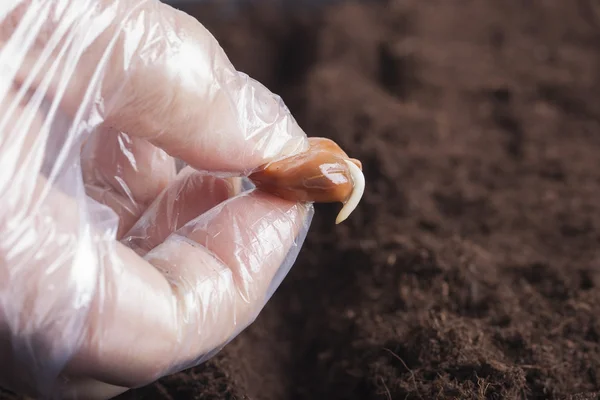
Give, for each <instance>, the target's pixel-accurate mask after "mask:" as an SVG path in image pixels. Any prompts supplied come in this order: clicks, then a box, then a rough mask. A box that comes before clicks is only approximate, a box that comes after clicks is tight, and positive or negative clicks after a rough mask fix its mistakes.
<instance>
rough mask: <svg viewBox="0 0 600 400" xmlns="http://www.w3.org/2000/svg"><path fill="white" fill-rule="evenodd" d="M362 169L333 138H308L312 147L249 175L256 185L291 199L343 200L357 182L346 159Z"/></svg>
mask: <svg viewBox="0 0 600 400" xmlns="http://www.w3.org/2000/svg"><path fill="white" fill-rule="evenodd" d="M345 160H347V161H351V162H352V163H354V164H355V165H356V166H357V167H358V168H360V169H361V170H362V164H361V162H360V161H358V160H356V159H353V158H350V157H348V155H347V154H346V153H345V152H344V151H343V150H342V149H341V148H340V147H339V146H338V145H337V144H336V143H335V142H333V141H332V140H330V139H326V138H315V137H313V138H309V149H308V150H307V151H306V152H303V153H300V154H297V155H295V156H292V157H289V158H286V159H283V160H280V161H276V162H274V163H271V164H267V165H265V166H263V167H262V168H260V169H259V170H258V171H256V172H254V173H253V174H251V175H250V180H252V182H254V184H255V185H256V187H257V188H258V189H260V190H263V191H265V192H268V193H271V194H274V195H276V196H279V197H281V198H284V199H286V200H291V201H304V202H315V203H336V202H340V203H344V202H345V201H346V200H347V199H348V198H349V197H350V194H351V193H352V190H353V188H354V183H353V180H352V176H351V173H350V170H349V168H348V165H347V164H346V161H345Z"/></svg>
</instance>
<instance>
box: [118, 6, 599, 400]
mask: <svg viewBox="0 0 600 400" xmlns="http://www.w3.org/2000/svg"><path fill="white" fill-rule="evenodd" d="M189 11H192V10H189ZM193 12H194V14H195V15H196V16H197V17H198V18H199V19H200V20H201V21H203V22H205V23H206V25H207V26H208V27H209V28H210V29H212V31H213V32H214V34H215V36H217V38H218V39H219V40H220V41H221V43H222V45H223V47H224V48H225V49H226V50H227V51H228V52H229V54H230V57H231V59H232V61H233V62H234V64H235V65H236V66H237V67H238V68H239V69H241V70H243V71H245V72H247V73H249V74H250V75H251V76H253V77H255V78H257V79H259V80H260V81H262V82H263V83H265V84H266V85H267V86H268V87H269V88H271V89H272V90H274V91H275V92H277V93H280V94H281V95H282V96H283V98H284V100H285V101H286V103H287V104H288V105H289V107H290V108H291V109H292V112H294V113H295V115H296V116H297V119H298V121H299V122H300V124H301V125H302V126H303V127H304V128H305V130H306V132H307V133H308V134H309V135H311V136H326V137H330V138H332V139H334V140H335V141H337V142H338V143H339V144H340V145H341V146H342V148H344V149H345V150H347V151H348V153H349V154H350V155H351V156H352V157H356V158H358V159H360V160H362V162H363V165H364V168H365V171H366V177H367V182H368V189H367V192H366V195H365V198H364V202H363V204H362V206H361V207H360V209H359V210H357V212H356V213H355V214H353V215H352V217H351V218H350V219H349V220H348V221H347V222H346V223H344V224H343V225H341V226H335V225H334V223H333V220H334V217H335V214H336V213H337V211H338V206H337V205H332V206H319V207H318V212H317V215H316V217H315V221H314V225H313V227H312V229H311V232H310V234H309V236H308V239H307V242H306V245H305V247H304V250H303V251H302V253H301V256H300V257H299V259H298V262H297V263H296V265H295V267H294V268H293V270H292V272H291V273H290V275H289V276H288V278H287V279H286V280H285V281H284V283H283V284H282V286H281V288H280V289H279V290H278V292H277V293H276V295H275V296H274V297H273V299H272V301H271V302H270V303H269V304H268V305H267V307H266V308H265V310H264V312H263V313H262V314H261V316H260V317H259V318H258V320H257V321H256V322H255V323H254V324H253V325H252V326H251V327H250V328H249V329H248V330H247V331H246V332H244V333H243V334H242V335H240V336H239V337H238V338H237V339H236V340H234V341H233V342H232V343H231V344H230V345H229V346H228V347H226V348H225V349H224V350H223V351H222V352H221V353H220V354H219V355H217V356H216V357H215V358H214V359H212V360H211V361H210V362H208V363H207V364H205V365H202V366H200V367H197V368H195V369H192V370H190V371H187V372H184V373H181V374H178V375H175V376H172V377H168V378H165V379H163V380H161V381H160V382H158V383H156V384H154V385H152V386H150V387H147V388H143V389H139V390H136V391H132V392H130V393H128V394H126V395H124V396H122V397H121V398H122V399H140V400H141V399H252V400H287V399H290V400H292V399H293V400H300V399H302V400H304V399H329V400H334V399H344V400H355V399H356V400H358V399H361V400H371V399H372V400H375V399H381V400H386V399H405V398H408V399H504V398H506V399H520V398H523V399H596V398H600V319H598V318H599V317H600V291H599V289H600V251H599V249H600V3H597V2H596V1H595V0H587V1H576V0H570V1H565V0H554V1H517V0H507V1H484V0H481V1H475V0H461V1H448V0H429V1H424V0H398V1H389V2H387V3H378V4H374V3H373V4H371V5H356V4H346V5H337V6H334V7H332V8H330V9H325V10H321V11H315V12H313V11H309V10H306V9H305V11H304V12H303V13H300V12H299V11H298V10H294V11H293V12H290V13H285V12H283V11H281V10H277V9H276V8H262V7H261V8H257V7H256V8H249V9H248V10H245V11H244V13H243V17H236V18H235V20H234V21H233V22H229V23H227V24H223V23H220V24H218V23H214V21H213V20H212V18H211V15H212V14H211V13H209V12H208V11H207V10H205V9H199V8H197V9H196V10H193Z"/></svg>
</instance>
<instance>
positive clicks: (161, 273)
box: [0, 0, 313, 399]
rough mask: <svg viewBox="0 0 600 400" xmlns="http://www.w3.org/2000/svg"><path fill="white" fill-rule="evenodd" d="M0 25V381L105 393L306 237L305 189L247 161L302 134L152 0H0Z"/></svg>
mask: <svg viewBox="0 0 600 400" xmlns="http://www.w3.org/2000/svg"><path fill="white" fill-rule="evenodd" d="M0 42H1V43H0V71H1V72H0V164H1V166H0V276H1V278H0V360H1V362H0V385H2V386H5V387H7V388H9V389H12V390H14V391H19V392H24V393H29V394H31V395H34V396H45V397H48V396H51V395H52V396H54V397H60V398H69V397H70V398H75V397H79V398H86V399H94V398H108V397H111V396H115V395H117V394H119V393H121V392H123V391H125V390H126V389H127V388H132V387H137V386H141V385H144V384H147V383H150V382H152V381H154V380H156V379H159V378H160V377H162V376H164V375H167V374H170V373H173V372H177V371H179V370H182V369H185V368H188V367H191V366H194V365H197V364H199V363H201V362H203V361H205V360H206V359H207V358H209V357H211V356H212V355H213V354H214V353H215V352H216V351H218V350H219V349H220V348H222V346H223V345H225V344H226V343H227V342H228V341H229V340H231V339H232V338H233V337H235V336H236V335H237V334H238V333H239V332H240V331H242V330H243V329H244V328H245V327H247V326H248V325H249V324H250V323H251V322H252V321H253V320H254V319H255V317H256V316H257V314H258V313H259V312H260V310H261V309H262V307H263V306H264V304H265V302H266V301H267V300H268V299H269V297H270V296H271V294H272V293H273V291H274V290H275V289H276V288H277V286H278V285H279V284H280V282H281V280H282V279H283V277H284V276H285V275H286V274H287V272H288V270H289V268H290V266H291V265H292V264H293V262H294V261H295V258H296V256H297V253H298V251H299V248H300V246H301V245H302V243H303V240H304V236H305V234H306V231H307V229H308V226H309V224H310V221H311V217H312V213H313V208H312V205H311V204H310V203H299V202H298V203H297V202H291V201H287V200H282V199H281V198H278V197H273V196H271V195H268V194H266V193H263V192H260V191H256V190H245V189H244V185H243V181H242V180H241V177H244V176H248V175H249V174H250V173H251V172H252V171H254V170H255V169H256V168H258V167H259V166H261V165H262V164H264V163H265V162H268V161H272V160H277V159H281V158H284V157H287V156H290V155H293V154H298V153H299V152H302V151H303V150H305V149H306V148H307V138H306V135H305V133H304V132H303V131H302V130H301V128H300V127H299V126H298V125H297V124H296V122H295V121H294V119H293V117H292V116H291V115H290V113H289V111H288V110H287V109H286V107H285V106H284V105H283V104H282V102H281V101H280V99H279V98H278V97H277V96H275V95H273V94H272V93H270V92H269V91H268V90H267V89H266V88H265V87H263V86H261V85H260V84H259V83H257V82H256V81H254V80H252V79H250V78H249V77H247V76H246V75H244V74H242V73H240V72H237V71H236V70H235V69H234V67H233V66H232V65H231V63H230V62H229V60H228V59H227V57H226V55H225V54H224V52H223V50H222V49H221V48H220V47H219V45H218V43H217V42H216V41H215V39H214V38H213V37H212V36H211V35H210V34H209V32H207V31H206V30H205V28H203V27H202V26H201V25H200V24H199V23H198V22H197V21H196V20H195V19H193V18H192V17H190V16H188V15H186V14H184V13H181V12H179V11H177V10H175V9H173V8H171V7H169V6H167V5H164V4H162V3H160V2H158V1H157V0H5V1H3V2H2V4H1V5H0ZM176 160H181V161H183V162H184V163H185V164H186V166H184V167H183V168H177V167H176Z"/></svg>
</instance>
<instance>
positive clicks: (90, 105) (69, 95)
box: [6, 0, 307, 174]
mask: <svg viewBox="0 0 600 400" xmlns="http://www.w3.org/2000/svg"><path fill="white" fill-rule="evenodd" d="M57 4H60V5H61V7H59V6H58V5H57ZM65 4H66V5H65ZM14 12H15V13H17V14H19V13H20V14H19V16H20V18H13V19H12V20H16V21H17V22H13V24H15V25H16V27H15V29H14V30H13V31H14V32H15V33H13V35H12V36H11V37H10V39H8V44H10V42H16V43H30V44H29V46H27V45H26V46H25V50H26V51H25V52H24V51H23V50H24V49H23V48H22V47H23V46H21V48H19V49H18V50H17V51H18V52H19V55H20V56H21V55H23V54H25V59H24V62H23V63H22V64H21V65H20V66H19V68H18V70H17V71H16V76H15V79H16V80H17V82H18V83H19V84H22V85H29V84H32V85H36V86H40V85H43V84H45V82H48V87H47V91H48V92H50V93H52V94H53V96H58V97H60V98H61V103H62V105H63V106H64V107H65V108H66V109H67V110H69V112H70V113H71V114H73V115H76V114H78V113H80V114H81V112H82V110H87V113H89V114H90V115H92V116H96V120H97V121H98V123H103V124H106V125H110V126H111V127H113V128H115V129H117V130H119V131H122V132H125V133H127V134H130V135H133V136H138V137H141V138H145V139H147V140H149V141H150V142H152V143H153V144H155V145H157V146H158V147H161V148H162V149H164V150H165V151H166V152H167V153H169V154H170V155H172V156H174V157H177V158H180V159H182V160H184V161H185V162H187V163H188V164H190V165H191V166H192V167H194V168H196V169H200V170H207V171H219V172H226V173H235V174H240V173H244V174H247V173H249V172H250V171H252V170H253V169H255V168H256V167H258V166H260V165H261V164H264V163H266V162H269V161H272V160H273V159H276V158H280V157H283V156H286V155H291V154H295V153H297V152H300V151H302V150H304V149H306V148H307V142H306V135H305V134H304V132H303V131H302V129H301V128H300V127H299V126H298V125H297V123H296V122H295V120H294V119H293V117H292V116H291V114H290V112H289V111H288V110H287V108H286V107H285V106H284V104H283V103H282V101H281V99H280V98H279V97H278V96H276V95H274V94H273V93H271V92H270V91H269V90H268V89H267V88H265V87H264V86H262V85H261V84H260V83H258V82H256V81H255V80H253V79H251V78H249V77H248V76H246V75H245V74H243V73H240V72H238V71H236V70H235V68H234V67H233V65H232V64H231V63H230V61H229V60H228V58H227V57H226V55H225V53H224V51H223V49H222V48H221V47H220V46H219V44H218V43H217V41H216V39H215V38H214V37H213V36H212V35H211V34H210V33H209V32H208V31H207V30H206V29H205V28H204V27H203V26H202V25H201V24H200V23H199V22H198V21H197V20H195V19H194V18H192V17H190V16H189V15H187V14H185V13H183V12H180V11H178V10H176V9H174V8H172V7H170V6H168V5H165V4H163V3H161V2H159V1H117V0H102V1H100V2H98V1H91V0H88V1H86V0H72V1H67V2H41V3H39V4H37V3H36V6H31V7H28V8H23V9H17V10H16V11H14ZM40 21H45V22H44V23H40ZM36 31H37V33H38V35H37V40H36V41H34V42H31V41H29V42H28V41H26V40H24V39H25V36H27V37H32V36H36ZM19 32H21V34H19ZM6 47H7V48H10V46H6ZM65 50H67V51H65ZM6 53H9V52H6ZM31 78H33V79H32V81H31V82H29V81H28V80H29V79H31ZM49 78H50V79H49ZM96 92H99V93H100V97H98V96H96Z"/></svg>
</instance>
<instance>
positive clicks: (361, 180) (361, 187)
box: [335, 160, 365, 224]
mask: <svg viewBox="0 0 600 400" xmlns="http://www.w3.org/2000/svg"><path fill="white" fill-rule="evenodd" d="M344 161H346V164H348V168H349V169H350V177H351V178H352V182H353V186H354V187H353V189H352V193H350V197H348V199H347V200H346V201H345V202H344V206H343V207H342V209H341V210H340V213H339V214H338V216H337V218H336V219H335V223H336V224H340V223H342V222H344V221H345V220H346V219H347V218H348V217H349V216H350V214H352V212H353V211H354V209H356V207H357V206H358V203H360V200H361V199H362V196H363V193H364V192H365V176H364V175H363V173H362V171H361V170H360V168H358V167H357V166H356V164H354V163H353V162H351V161H348V160H344Z"/></svg>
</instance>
